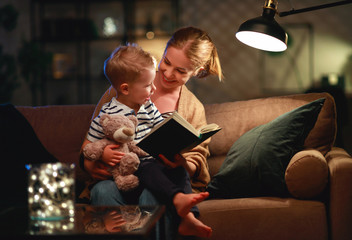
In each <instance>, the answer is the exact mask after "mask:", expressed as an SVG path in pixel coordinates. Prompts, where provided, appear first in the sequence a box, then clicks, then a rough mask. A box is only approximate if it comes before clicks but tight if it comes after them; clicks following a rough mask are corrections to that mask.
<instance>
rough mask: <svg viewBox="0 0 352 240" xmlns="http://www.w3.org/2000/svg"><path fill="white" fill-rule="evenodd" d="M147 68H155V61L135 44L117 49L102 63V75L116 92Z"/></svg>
mask: <svg viewBox="0 0 352 240" xmlns="http://www.w3.org/2000/svg"><path fill="white" fill-rule="evenodd" d="M149 68H154V69H155V68H156V60H155V58H154V57H153V56H152V55H151V54H150V53H148V52H146V51H144V50H143V49H142V48H141V47H139V46H138V45H137V44H127V45H126V46H119V47H117V48H116V49H115V50H114V51H113V52H112V53H111V55H110V56H109V57H108V58H107V59H106V60H105V62H104V74H105V76H106V78H107V79H108V80H109V81H110V83H111V85H112V86H113V87H114V88H115V89H116V90H118V86H120V85H121V84H122V83H125V82H128V83H129V82H133V81H134V80H136V79H137V78H138V77H139V76H140V74H141V72H142V71H143V70H145V69H149Z"/></svg>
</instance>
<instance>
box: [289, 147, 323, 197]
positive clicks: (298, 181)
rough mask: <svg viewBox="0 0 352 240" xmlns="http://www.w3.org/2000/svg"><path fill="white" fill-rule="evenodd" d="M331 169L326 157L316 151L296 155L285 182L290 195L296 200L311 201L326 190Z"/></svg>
mask: <svg viewBox="0 0 352 240" xmlns="http://www.w3.org/2000/svg"><path fill="white" fill-rule="evenodd" d="M328 178H329V168H328V164H327V162H326V159H325V157H324V156H323V154H321V153H320V152H319V151H317V150H314V149H309V150H304V151H300V152H298V153H296V154H295V155H294V156H293V157H292V159H291V161H290V163H289V164H288V166H287V169H286V172H285V181H286V185H287V189H288V191H289V192H290V194H291V195H292V196H294V197H296V198H301V199H310V198H314V197H316V196H318V195H319V194H320V193H322V192H323V190H324V189H325V187H326V185H327V183H328Z"/></svg>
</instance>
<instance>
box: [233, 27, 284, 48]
mask: <svg viewBox="0 0 352 240" xmlns="http://www.w3.org/2000/svg"><path fill="white" fill-rule="evenodd" d="M236 38H237V39H238V40H239V41H241V42H242V43H244V44H246V45H248V46H250V47H253V48H257V49H260V50H264V51H270V52H282V51H285V50H286V49H287V45H286V44H285V43H284V42H282V41H281V40H279V39H277V38H274V37H272V36H270V35H267V34H264V33H258V32H251V31H240V32H237V33H236Z"/></svg>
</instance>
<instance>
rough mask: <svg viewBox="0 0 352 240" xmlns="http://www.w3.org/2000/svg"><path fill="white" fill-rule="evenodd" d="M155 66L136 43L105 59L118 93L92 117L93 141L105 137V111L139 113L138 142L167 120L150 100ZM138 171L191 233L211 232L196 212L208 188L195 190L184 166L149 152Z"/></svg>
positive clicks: (115, 158) (114, 159)
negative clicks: (175, 165) (173, 166)
mask: <svg viewBox="0 0 352 240" xmlns="http://www.w3.org/2000/svg"><path fill="white" fill-rule="evenodd" d="M155 68H156V61H155V59H154V58H153V57H152V56H151V55H150V54H149V53H147V52H145V51H143V50H142V49H141V48H140V47H138V46H136V45H127V46H120V47H118V48H117V49H115V50H114V51H113V53H112V54H111V55H110V57H109V58H108V59H107V60H106V61H105V63H104V73H105V76H106V77H107V79H108V80H109V81H110V83H111V85H112V86H113V87H114V88H115V90H116V92H117V97H116V98H113V99H112V100H111V101H110V102H109V103H107V104H105V105H104V106H103V107H102V109H101V111H100V113H99V115H98V117H97V118H96V119H94V120H93V121H92V124H91V127H90V129H89V132H88V135H87V139H88V140H89V141H90V142H94V141H96V140H99V139H101V138H103V137H104V135H103V133H102V131H101V126H100V124H99V118H100V116H101V114H105V113H106V114H123V115H125V116H128V115H131V114H133V115H136V116H137V118H138V122H139V123H138V126H137V129H136V137H135V141H136V142H138V141H140V140H141V139H142V138H143V137H144V136H145V135H146V134H147V133H148V132H150V131H151V130H152V128H153V127H154V126H156V125H157V124H159V123H160V122H162V121H163V117H162V115H161V114H160V112H159V111H158V109H157V108H156V107H155V105H154V104H153V103H152V102H151V100H150V96H151V95H152V94H153V92H154V91H155V86H154V84H153V82H154V78H155V74H156V72H155V71H156V70H155ZM116 154H117V155H116V156H111V155H104V154H103V157H102V160H103V161H104V162H105V163H106V164H107V165H110V166H113V165H115V164H117V163H118V162H119V157H118V153H116ZM120 156H121V155H120ZM135 174H136V175H137V176H138V177H139V179H140V183H141V184H142V185H143V186H144V187H146V188H147V189H149V190H151V191H152V192H153V194H155V195H156V196H158V197H159V199H163V200H164V201H165V202H169V201H171V202H172V203H173V205H174V206H175V208H176V211H177V213H178V215H179V216H180V217H181V222H180V226H182V224H185V225H186V224H187V226H185V228H186V229H192V228H193V231H190V235H195V234H194V228H196V229H197V231H196V232H197V233H196V235H198V236H200V237H204V236H210V234H211V231H212V230H211V228H210V227H208V226H206V225H204V224H203V223H201V222H200V221H199V220H198V219H196V218H194V216H193V215H192V214H194V215H195V216H197V215H198V214H199V213H198V209H197V208H196V207H195V205H196V204H198V203H199V202H201V201H203V200H204V199H205V198H206V197H208V195H209V194H208V193H207V192H203V193H197V194H196V193H192V189H191V186H190V180H189V176H188V174H187V172H186V170H185V169H184V168H182V167H179V168H177V169H168V168H167V167H166V166H165V165H163V164H162V163H160V162H159V161H157V160H156V159H154V158H152V157H151V156H148V157H144V158H141V163H140V166H139V168H138V170H137V172H136V173H135ZM136 198H137V196H136ZM190 224H191V226H190ZM192 225H193V226H192ZM185 228H184V229H185ZM186 235H188V234H186Z"/></svg>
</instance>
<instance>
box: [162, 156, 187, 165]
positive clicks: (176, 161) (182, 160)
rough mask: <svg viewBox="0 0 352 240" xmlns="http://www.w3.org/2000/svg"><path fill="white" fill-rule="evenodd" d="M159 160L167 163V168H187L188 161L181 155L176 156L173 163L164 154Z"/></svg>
mask: <svg viewBox="0 0 352 240" xmlns="http://www.w3.org/2000/svg"><path fill="white" fill-rule="evenodd" d="M159 158H160V159H161V160H162V161H163V162H164V163H165V165H166V166H169V167H171V168H176V167H180V166H182V167H184V168H186V166H187V161H186V159H185V158H184V157H182V155H181V154H176V155H175V157H174V159H173V161H170V160H169V159H167V158H166V157H165V156H164V155H162V154H159Z"/></svg>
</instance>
